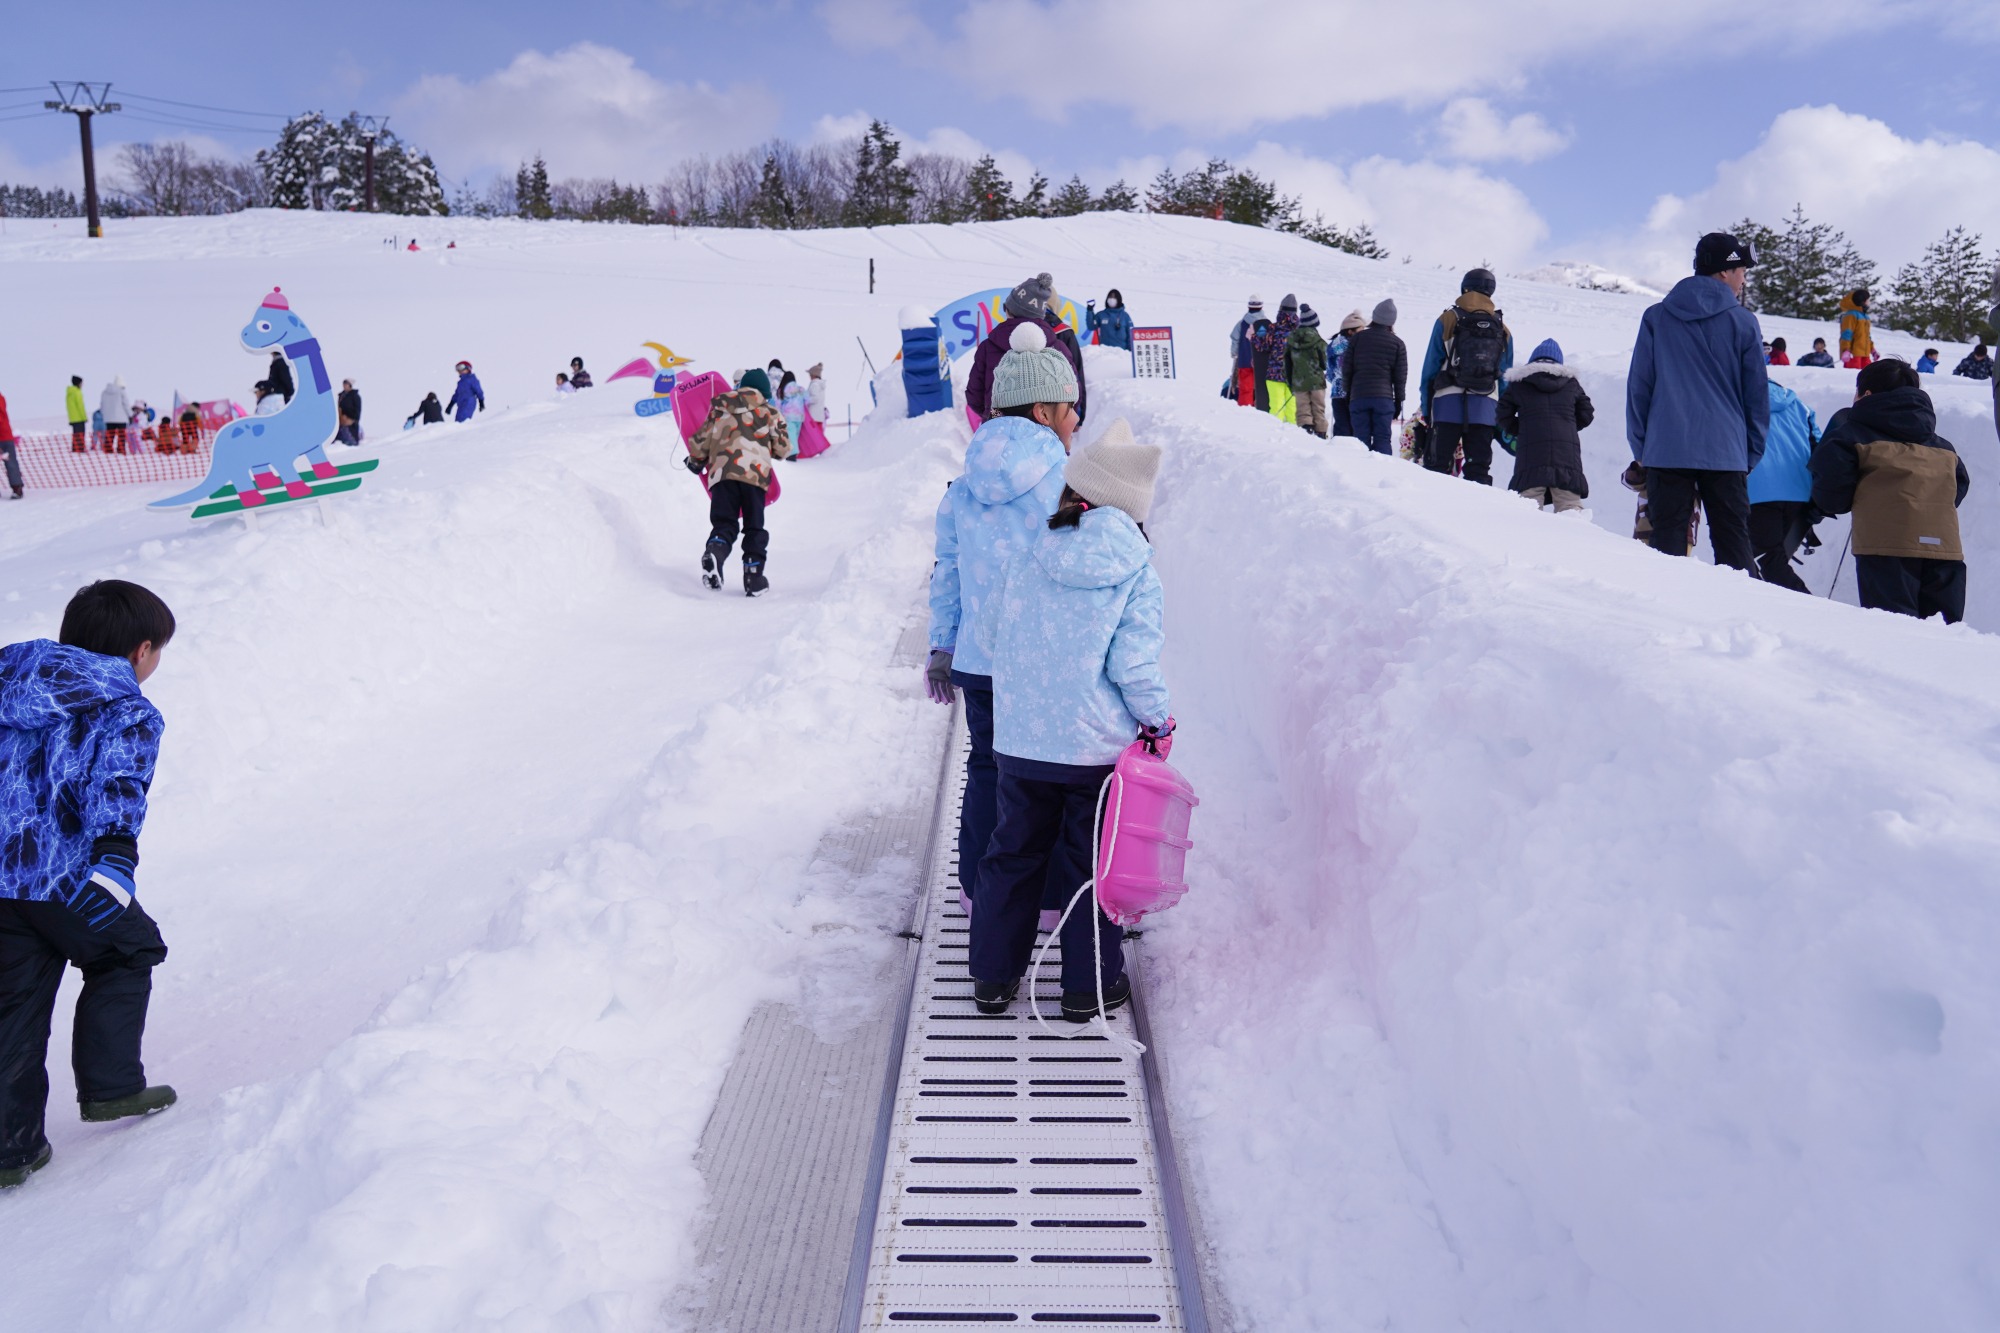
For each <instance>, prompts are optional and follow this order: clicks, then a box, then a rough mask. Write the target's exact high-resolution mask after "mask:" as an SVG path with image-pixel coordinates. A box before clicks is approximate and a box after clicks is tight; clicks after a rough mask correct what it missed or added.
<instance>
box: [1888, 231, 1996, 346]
mask: <svg viewBox="0 0 2000 1333" xmlns="http://www.w3.org/2000/svg"><path fill="white" fill-rule="evenodd" d="M1984 245H1985V237H1983V236H1981V235H1980V234H1979V233H1978V232H1970V233H1968V232H1967V231H1966V230H1965V228H1964V227H1953V228H1952V229H1951V230H1950V231H1948V232H1946V233H1945V234H1944V235H1943V236H1941V237H1939V238H1938V239H1937V240H1935V241H1933V242H1931V244H1930V245H1929V246H1928V247H1927V248H1926V249H1925V250H1924V255H1923V258H1922V259H1919V260H1918V261H1917V262H1915V263H1914V264H1905V265H1903V267H1902V268H1900V269H1898V270H1897V271H1896V276H1895V278H1894V279H1892V280H1891V281H1890V283H1889V293H1888V297H1889V299H1888V301H1887V302H1886V303H1885V305H1884V308H1883V310H1882V318H1883V322H1884V323H1886V324H1888V325H1890V326H1891V327H1894V328H1898V329H1901V330H1902V331H1903V332H1905V333H1914V334H1916V335H1917V336H1918V337H1920V338H1937V339H1940V340H1942V341H1945V342H1970V341H1972V340H1973V339H1974V338H1977V337H1981V336H1982V335H1983V334H1984V333H1988V332H1992V330H1988V329H1986V328H1985V324H1986V312H1987V307H1988V304H1989V290H1990V288H1989V278H1990V275H1991V274H1992V272H1993V261H1992V260H1989V259H1988V258H1987V257H1986V255H1985V253H1984V250H1983V247H1984Z"/></svg>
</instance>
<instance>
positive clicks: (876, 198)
mask: <svg viewBox="0 0 2000 1333" xmlns="http://www.w3.org/2000/svg"><path fill="white" fill-rule="evenodd" d="M902 155H903V145H902V144H901V143H900V142H898V141H897V139H896V135H895V132H894V131H892V130H891V129H890V128H889V126H888V125H887V123H885V122H883V121H880V120H873V121H870V122H869V123H868V132H867V133H866V134H863V135H862V136H861V146H860V147H859V148H857V149H856V150H855V156H854V184H853V186H852V187H851V188H850V189H849V190H848V192H847V207H846V209H845V211H844V214H843V221H845V222H846V224H847V225H848V226H850V227H887V226H893V225H895V224H896V223H899V222H908V221H909V220H910V201H911V200H912V199H914V198H915V197H916V193H917V187H916V183H915V182H914V181H912V180H911V179H910V169H909V168H908V167H907V166H904V165H903V163H902V161H901V158H902Z"/></svg>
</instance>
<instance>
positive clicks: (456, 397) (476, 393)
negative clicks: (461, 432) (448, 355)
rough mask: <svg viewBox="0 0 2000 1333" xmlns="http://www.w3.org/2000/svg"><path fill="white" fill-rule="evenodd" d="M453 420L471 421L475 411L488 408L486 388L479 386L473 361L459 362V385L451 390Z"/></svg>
mask: <svg viewBox="0 0 2000 1333" xmlns="http://www.w3.org/2000/svg"><path fill="white" fill-rule="evenodd" d="M447 406H449V407H450V408H451V411H452V418H451V419H452V420H453V421H470V420H472V414H473V413H474V412H483V411H485V410H486V390H484V389H482V388H480V387H479V376H477V375H475V374H473V373H472V363H471V362H470V361H461V362H459V363H458V387H457V388H455V389H453V390H452V391H451V402H450V403H449V404H447Z"/></svg>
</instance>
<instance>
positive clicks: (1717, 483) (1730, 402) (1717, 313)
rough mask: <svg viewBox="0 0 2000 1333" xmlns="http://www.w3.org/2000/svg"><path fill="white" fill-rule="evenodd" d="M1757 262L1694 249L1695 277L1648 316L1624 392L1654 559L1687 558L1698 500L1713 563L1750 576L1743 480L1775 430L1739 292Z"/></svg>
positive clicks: (1738, 248) (1760, 342)
mask: <svg viewBox="0 0 2000 1333" xmlns="http://www.w3.org/2000/svg"><path fill="white" fill-rule="evenodd" d="M1756 262H1757V256H1756V254H1755V253H1754V252H1753V251H1752V250H1751V248H1750V246H1749V245H1748V244H1747V243H1745V242H1743V241H1739V240H1737V238H1736V237H1734V236H1731V235H1730V234H1729V233H1727V232H1720V231H1712V232H1710V233H1709V234H1708V235H1706V236H1704V237H1702V238H1701V240H1700V241H1698V242H1696V244H1695V248H1694V276H1693V277H1688V278H1682V279H1681V280H1680V281H1679V282H1677V283H1675V284H1674V289H1673V290H1672V291H1670V292H1668V293H1667V296H1666V299H1665V300H1663V301H1660V302H1659V303H1658V304H1656V305H1653V306H1650V307H1648V308H1647V310H1646V313H1645V315H1644V316H1643V317H1642V318H1641V319H1640V320H1639V337H1638V340H1637V341H1636V342H1635V343H1633V345H1632V368H1631V372H1630V374H1629V375H1628V376H1627V378H1626V382H1625V438H1626V440H1627V441H1628V442H1629V443H1630V444H1631V446H1632V457H1633V459H1634V460H1635V461H1636V462H1637V463H1638V464H1639V466H1640V467H1641V468H1643V469H1644V472H1645V475H1644V480H1643V483H1642V484H1643V485H1644V486H1645V488H1646V499H1647V506H1648V516H1649V518H1650V519H1651V522H1652V527H1653V532H1652V538H1653V549H1654V550H1656V551H1662V552H1665V553H1666V554H1667V555H1686V554H1687V553H1688V530H1689V524H1690V521H1691V520H1692V518H1693V516H1694V506H1695V502H1696V500H1697V499H1699V500H1700V502H1701V505H1702V508H1704V509H1706V510H1707V511H1708V539H1709V542H1710V543H1711V544H1712V545H1713V546H1714V548H1715V563H1716V564H1718V565H1729V566H1732V567H1734V568H1736V569H1744V570H1747V569H1750V568H1751V567H1752V563H1753V561H1752V556H1751V550H1750V497H1749V487H1748V480H1747V479H1748V477H1749V474H1750V470H1751V469H1752V468H1754V467H1756V466H1757V461H1758V460H1759V459H1760V458H1762V457H1763V456H1764V436H1765V434H1766V432H1767V431H1769V429H1770V425H1771V393H1770V387H1769V386H1770V380H1769V378H1768V375H1767V373H1766V370H1765V366H1764V336H1763V332H1762V331H1761V330H1760V329H1759V328H1758V326H1757V317H1756V316H1755V315H1753V314H1751V313H1750V312H1749V311H1748V310H1746V309H1744V308H1743V285H1744V280H1745V278H1746V277H1747V276H1748V272H1749V268H1750V266H1751V265H1752V264H1754V263H1756Z"/></svg>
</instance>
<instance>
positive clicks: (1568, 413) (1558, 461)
mask: <svg viewBox="0 0 2000 1333" xmlns="http://www.w3.org/2000/svg"><path fill="white" fill-rule="evenodd" d="M1504 378H1505V380H1506V384H1507V387H1506V388H1505V389H1503V390H1501V393H1500V406H1499V409H1498V414H1497V415H1498V421H1499V429H1500V436H1501V439H1502V441H1503V442H1504V441H1505V440H1507V439H1508V438H1510V437H1511V438H1512V440H1513V441H1514V443H1513V450H1512V452H1513V454H1514V479H1513V480H1512V481H1511V482H1509V483H1507V484H1508V485H1509V486H1510V487H1511V488H1512V489H1514V490H1516V491H1519V492H1520V493H1521V494H1522V495H1524V496H1526V497H1527V498H1529V499H1530V500H1533V501H1534V502H1535V507H1536V508H1538V509H1539V508H1540V507H1541V506H1542V505H1544V504H1552V505H1554V506H1555V507H1556V512H1557V513H1558V514H1562V513H1567V512H1568V511H1570V510H1572V509H1581V508H1583V501H1584V498H1585V497H1586V496H1588V495H1589V494H1590V479H1589V478H1588V477H1586V476H1584V474H1583V435H1582V431H1583V428H1584V427H1585V426H1588V425H1589V424H1590V423H1591V421H1592V419H1593V418H1595V416H1596V414H1597V412H1596V409H1595V408H1593V407H1592V406H1591V404H1590V395H1589V394H1587V393H1585V392H1584V391H1583V385H1582V384H1581V383H1580V382H1578V380H1577V378H1576V372H1575V371H1574V370H1571V369H1570V368H1569V367H1568V366H1566V365H1564V364H1563V353H1562V348H1561V347H1559V346H1557V345H1556V340H1555V339H1554V338H1549V339H1547V340H1545V341H1544V342H1543V343H1542V345H1541V346H1539V347H1537V348H1536V349H1535V352H1534V355H1533V356H1532V357H1530V358H1529V359H1528V363H1527V364H1526V365H1524V366H1515V367H1513V368H1511V369H1510V370H1508V371H1507V373H1506V375H1505V377H1504Z"/></svg>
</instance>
